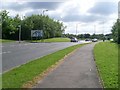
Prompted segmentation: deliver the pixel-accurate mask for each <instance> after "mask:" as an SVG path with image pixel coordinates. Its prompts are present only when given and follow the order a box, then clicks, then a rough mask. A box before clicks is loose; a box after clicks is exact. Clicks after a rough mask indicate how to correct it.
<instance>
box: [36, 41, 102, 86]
mask: <svg viewBox="0 0 120 90" xmlns="http://www.w3.org/2000/svg"><path fill="white" fill-rule="evenodd" d="M95 44H96V43H92V44H88V45H85V46H83V47H81V48H79V49H78V50H77V51H76V52H75V53H73V54H71V55H69V57H67V58H65V60H64V62H63V63H62V64H61V65H60V66H59V67H58V68H56V69H55V70H54V71H52V72H51V73H49V74H48V75H47V76H46V77H45V78H44V79H43V80H41V81H40V82H39V83H38V85H36V86H35V87H34V88H102V86H101V84H100V80H99V75H98V73H97V69H96V64H95V62H94V58H93V48H94V46H95Z"/></svg>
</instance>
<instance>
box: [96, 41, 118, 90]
mask: <svg viewBox="0 0 120 90" xmlns="http://www.w3.org/2000/svg"><path fill="white" fill-rule="evenodd" d="M94 54H95V60H96V64H97V67H98V69H99V72H100V77H101V79H102V80H103V85H104V87H105V88H118V45H117V44H115V43H110V42H101V43H98V44H97V45H96V46H95V48H94Z"/></svg>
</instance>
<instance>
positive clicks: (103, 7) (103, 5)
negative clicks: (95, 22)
mask: <svg viewBox="0 0 120 90" xmlns="http://www.w3.org/2000/svg"><path fill="white" fill-rule="evenodd" d="M88 12H89V13H92V14H99V15H110V14H113V13H116V12H117V3H114V2H97V3H96V4H95V6H94V7H92V8H91V9H90V10H88Z"/></svg>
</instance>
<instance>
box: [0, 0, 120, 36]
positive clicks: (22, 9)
mask: <svg viewBox="0 0 120 90" xmlns="http://www.w3.org/2000/svg"><path fill="white" fill-rule="evenodd" d="M118 2H119V0H36V1H34V0H20V1H19V0H12V1H11V0H4V1H3V0H1V1H0V6H1V7H0V10H7V11H8V12H9V15H10V16H11V17H14V16H15V15H16V14H19V15H20V16H21V18H22V17H23V16H31V15H32V14H42V12H43V10H46V9H47V10H48V11H46V12H45V13H44V15H48V16H49V17H51V18H53V19H54V20H59V21H61V22H63V24H64V26H67V28H66V29H65V33H66V34H67V33H69V34H77V35H78V34H86V33H90V34H93V33H96V34H109V33H111V28H112V25H113V24H114V23H115V22H116V19H117V18H118Z"/></svg>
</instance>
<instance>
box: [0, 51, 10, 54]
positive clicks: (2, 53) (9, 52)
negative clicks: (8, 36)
mask: <svg viewBox="0 0 120 90" xmlns="http://www.w3.org/2000/svg"><path fill="white" fill-rule="evenodd" d="M7 53H11V51H7V52H2V53H0V54H7Z"/></svg>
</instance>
